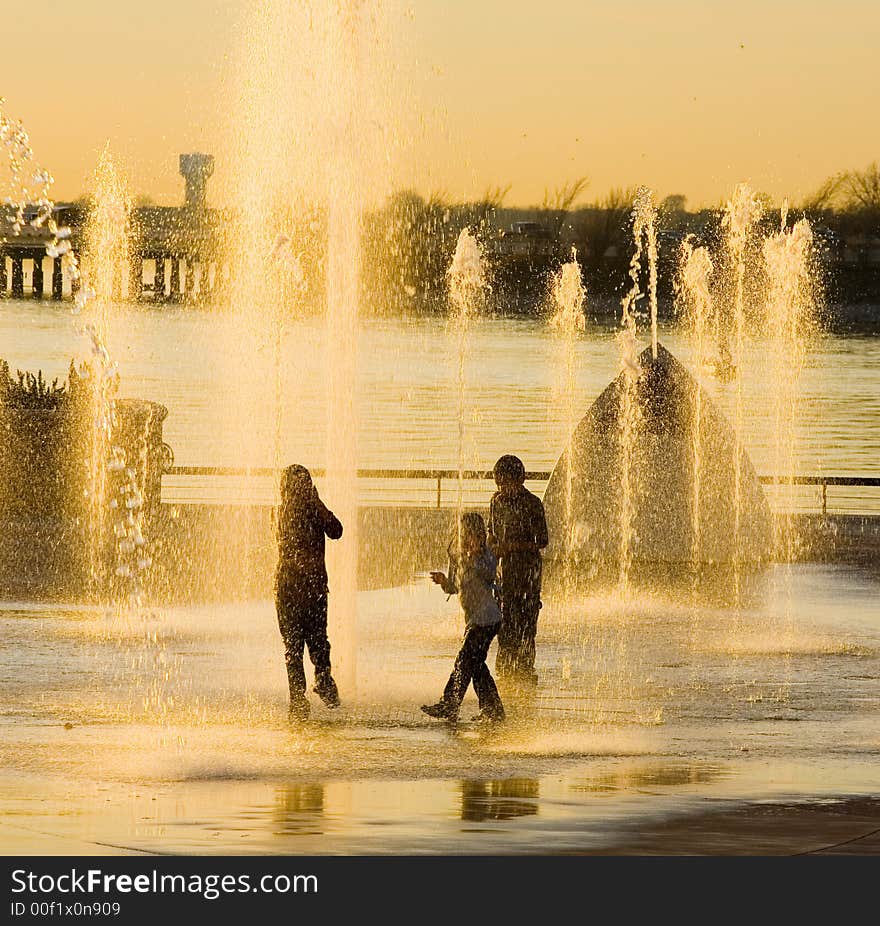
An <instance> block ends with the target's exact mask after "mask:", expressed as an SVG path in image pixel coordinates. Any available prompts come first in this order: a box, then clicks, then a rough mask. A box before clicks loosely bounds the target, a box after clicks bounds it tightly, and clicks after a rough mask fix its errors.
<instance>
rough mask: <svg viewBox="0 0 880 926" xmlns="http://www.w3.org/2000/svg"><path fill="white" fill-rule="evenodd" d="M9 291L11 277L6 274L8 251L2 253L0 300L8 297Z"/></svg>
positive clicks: (0, 261) (0, 252) (0, 260)
mask: <svg viewBox="0 0 880 926" xmlns="http://www.w3.org/2000/svg"><path fill="white" fill-rule="evenodd" d="M8 289H9V277H8V276H7V272H6V251H0V299H2V298H3V297H5V296H6V291H7V290H8Z"/></svg>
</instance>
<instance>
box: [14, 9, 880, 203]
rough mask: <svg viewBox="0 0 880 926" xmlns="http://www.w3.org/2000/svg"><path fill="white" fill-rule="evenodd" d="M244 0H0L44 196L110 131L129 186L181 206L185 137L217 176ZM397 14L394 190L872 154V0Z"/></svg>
mask: <svg viewBox="0 0 880 926" xmlns="http://www.w3.org/2000/svg"><path fill="white" fill-rule="evenodd" d="M246 5H247V4H246V3H245V0H228V2H219V0H183V2H181V0H153V2H152V3H144V4H134V3H128V2H125V3H120V2H118V0H77V2H76V3H69V2H54V0H44V2H42V3H41V4H40V5H39V6H38V7H37V8H34V9H32V10H31V12H29V13H26V10H27V7H26V5H23V4H21V3H20V2H15V3H13V2H12V0H0V8H3V10H4V15H3V17H2V20H3V32H2V36H3V66H2V80H0V95H2V96H5V97H6V104H5V109H6V112H7V113H8V114H10V115H14V116H16V117H20V118H22V119H23V120H24V121H25V124H26V126H27V127H28V128H29V130H30V133H31V136H32V140H33V143H34V147H35V149H36V151H37V154H38V157H39V160H40V161H41V162H42V163H43V164H45V165H46V166H47V167H49V168H50V169H51V170H52V172H53V173H54V175H55V177H56V187H55V195H56V198H58V199H65V198H74V197H76V196H78V195H80V194H81V193H82V192H83V190H84V189H85V187H86V184H87V178H88V175H89V174H90V172H91V170H92V168H93V166H94V163H95V160H96V156H97V151H98V149H99V148H100V147H101V146H102V145H103V144H104V143H105V142H106V141H107V140H108V139H109V140H110V142H111V145H112V147H113V149H114V151H115V152H116V153H117V154H118V155H119V156H120V157H121V159H122V161H123V163H124V165H125V167H126V170H127V172H128V175H129V178H130V185H131V188H132V192H133V193H135V194H146V195H149V196H151V197H153V198H154V199H155V200H156V201H158V202H161V203H177V202H179V201H180V200H181V198H182V181H181V180H180V178H179V177H178V175H177V155H178V153H179V152H182V151H190V150H202V151H210V152H215V153H218V165H217V173H218V177H220V179H222V175H223V172H224V170H225V169H227V167H228V165H224V163H223V162H222V157H220V156H219V153H220V152H222V151H223V150H224V139H223V137H222V136H223V129H222V125H223V119H222V114H223V112H224V109H226V108H228V104H229V94H230V92H231V91H230V87H231V86H232V81H231V76H232V74H233V71H234V62H235V60H236V52H235V49H236V44H237V40H238V38H239V37H240V35H241V30H240V28H239V25H238V24H239V22H240V20H241V17H242V14H243V11H244V9H245V7H246ZM390 21H391V23H392V31H393V33H394V44H395V48H396V49H397V53H396V54H397V55H398V56H399V59H400V62H401V70H400V72H399V75H398V80H397V83H398V86H405V87H406V93H407V95H406V99H402V107H403V109H404V110H405V111H406V113H407V119H406V122H405V126H406V127H405V129H404V131H405V132H406V133H407V134H408V135H411V136H412V138H411V141H410V143H409V144H407V145H406V146H405V154H401V156H400V157H399V158H398V159H397V161H396V163H395V166H394V171H395V175H394V177H393V181H392V182H393V183H394V184H395V185H397V186H414V187H415V188H417V189H419V190H421V191H422V192H430V191H434V190H437V191H440V190H442V191H443V192H445V193H446V194H448V195H450V196H453V197H467V196H473V195H477V194H479V193H481V192H483V191H484V190H485V189H487V188H489V187H497V186H502V187H504V186H507V185H510V192H509V194H508V197H507V203H508V204H510V205H529V204H533V203H538V202H540V201H541V200H542V198H543V196H544V191H545V189H546V188H550V189H552V188H554V187H557V186H559V185H561V184H562V183H564V182H565V181H567V180H571V179H573V178H575V177H579V176H582V175H587V176H588V177H589V178H590V186H589V188H588V190H587V193H586V196H585V199H587V200H589V199H591V198H594V197H599V196H601V195H602V194H604V193H605V192H606V191H607V190H608V189H609V188H610V187H612V186H618V185H630V184H635V183H645V184H647V185H649V186H651V187H653V188H654V189H655V190H656V191H657V193H658V195H659V196H664V195H667V194H670V193H683V194H685V195H686V196H687V197H688V202H689V204H690V205H691V206H697V205H701V204H705V205H713V204H715V203H717V202H718V201H719V200H720V199H721V198H722V197H724V196H726V195H727V194H728V193H729V191H730V189H731V188H732V186H733V185H734V184H735V183H736V182H738V181H740V180H747V181H749V182H750V183H751V184H752V185H753V186H754V187H755V188H756V189H758V190H760V191H764V192H767V193H769V194H771V195H772V196H774V197H782V196H783V195H789V196H792V197H794V198H795V199H797V198H798V197H799V196H802V195H805V194H807V193H809V192H811V191H812V190H813V189H814V188H815V187H816V186H818V185H819V183H820V182H821V181H822V180H823V179H824V178H825V177H826V176H828V175H829V174H832V173H834V172H836V171H838V170H842V169H846V168H855V167H864V166H865V165H867V164H868V163H869V162H871V161H874V160H878V159H880V120H878V119H877V102H876V101H877V97H878V92H880V67H878V64H877V41H878V36H880V4H878V3H877V2H876V0H837V2H834V3H828V2H827V0H822V2H816V0H763V2H756V0H739V2H737V3H736V4H733V3H720V2H714V0H664V2H656V0H631V2H630V3H628V4H612V3H610V2H601V3H599V2H590V0H547V2H545V3H532V2H529V3H525V2H519V0H443V2H441V0H409V2H408V3H404V4H400V5H399V6H395V7H393V8H392V12H391V15H390ZM279 92H282V90H281V88H280V89H279ZM415 125H419V126H421V128H420V129H419V131H418V132H413V131H412V129H413V126H415Z"/></svg>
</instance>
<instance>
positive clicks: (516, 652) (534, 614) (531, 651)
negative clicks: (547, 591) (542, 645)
mask: <svg viewBox="0 0 880 926" xmlns="http://www.w3.org/2000/svg"><path fill="white" fill-rule="evenodd" d="M540 610H541V598H540V593H539V592H536V591H535V590H534V589H526V590H525V591H521V590H519V589H516V588H514V589H510V590H505V589H502V592H501V625H500V627H499V628H498V656H497V657H496V659H495V671H496V673H497V674H498V676H499V678H500V677H502V676H503V677H506V678H514V679H516V680H518V681H524V682H528V683H531V684H537V681H538V676H537V673H536V672H535V636H536V634H537V632H538V612H539V611H540Z"/></svg>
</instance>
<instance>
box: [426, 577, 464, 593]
mask: <svg viewBox="0 0 880 926" xmlns="http://www.w3.org/2000/svg"><path fill="white" fill-rule="evenodd" d="M431 581H432V582H435V583H436V584H437V585H439V586H440V588H442V589H443V591H444V592H446V594H447V595H454V594H455V593H456V592H457V591H458V587H457V586H456V584H455V577H454V576H452V575H450V576H447V575H446V573H445V572H432V573H431Z"/></svg>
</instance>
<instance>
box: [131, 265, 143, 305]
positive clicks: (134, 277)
mask: <svg viewBox="0 0 880 926" xmlns="http://www.w3.org/2000/svg"><path fill="white" fill-rule="evenodd" d="M143 293H144V255H143V254H140V253H137V254H132V255H131V258H130V259H129V262H128V298H129V300H131V301H133V302H140V299H141V296H142V295H143Z"/></svg>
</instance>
